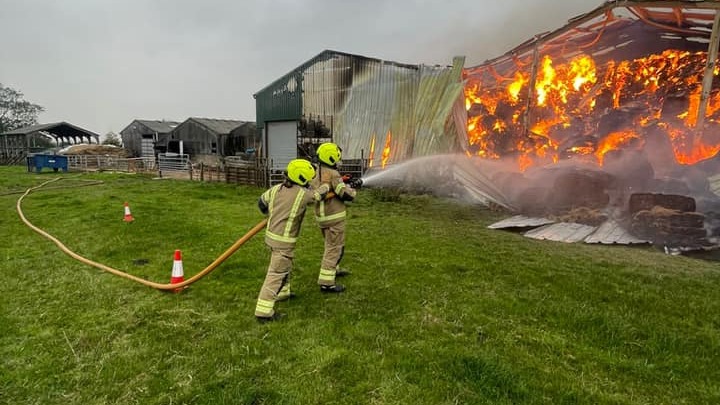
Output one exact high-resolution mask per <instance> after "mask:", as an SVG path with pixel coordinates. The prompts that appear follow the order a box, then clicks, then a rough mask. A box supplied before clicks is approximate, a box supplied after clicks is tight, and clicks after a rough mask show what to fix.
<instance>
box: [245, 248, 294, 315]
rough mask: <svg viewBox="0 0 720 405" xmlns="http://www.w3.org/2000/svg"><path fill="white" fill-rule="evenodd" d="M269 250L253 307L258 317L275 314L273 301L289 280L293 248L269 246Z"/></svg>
mask: <svg viewBox="0 0 720 405" xmlns="http://www.w3.org/2000/svg"><path fill="white" fill-rule="evenodd" d="M270 250H271V254H270V265H268V269H267V274H266V275H265V282H263V285H262V288H261V289H260V294H259V295H258V300H257V306H256V307H255V316H259V317H271V316H273V315H274V314H275V309H274V308H275V301H277V299H278V294H279V293H280V290H282V289H283V287H284V286H285V285H286V284H287V283H288V281H289V278H290V271H291V270H292V264H293V257H294V250H295V249H294V248H270Z"/></svg>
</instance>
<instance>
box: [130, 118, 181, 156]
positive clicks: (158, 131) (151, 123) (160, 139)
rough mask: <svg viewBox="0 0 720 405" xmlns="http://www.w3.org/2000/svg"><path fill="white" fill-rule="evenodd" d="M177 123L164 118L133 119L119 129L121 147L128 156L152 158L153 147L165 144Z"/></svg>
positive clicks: (153, 153) (153, 154)
mask: <svg viewBox="0 0 720 405" xmlns="http://www.w3.org/2000/svg"><path fill="white" fill-rule="evenodd" d="M178 124H179V123H178V122H175V121H165V120H140V119H136V120H133V122H131V123H130V124H129V125H128V126H126V127H125V128H124V129H123V130H122V131H120V136H121V138H122V143H123V147H124V148H125V150H126V151H127V152H128V155H129V156H133V157H151V158H154V157H155V153H156V151H155V147H156V146H161V145H165V144H166V143H167V140H168V139H169V137H170V132H171V131H172V130H173V129H175V127H177V126H178ZM161 150H162V149H161Z"/></svg>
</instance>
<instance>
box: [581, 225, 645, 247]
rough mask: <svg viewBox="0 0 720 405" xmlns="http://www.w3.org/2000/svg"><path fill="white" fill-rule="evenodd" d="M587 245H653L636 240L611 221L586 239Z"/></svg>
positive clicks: (642, 240)
mask: <svg viewBox="0 0 720 405" xmlns="http://www.w3.org/2000/svg"><path fill="white" fill-rule="evenodd" d="M585 243H601V244H604V245H613V244H618V245H633V244H645V243H651V242H650V241H648V240H644V239H640V238H636V237H635V236H633V235H631V234H630V233H629V232H628V231H627V230H625V228H623V227H622V226H621V225H620V224H619V223H617V221H614V220H612V219H609V220H607V221H605V222H603V223H602V225H600V226H599V227H598V228H597V230H595V232H593V233H592V235H589V236H588V237H587V238H585Z"/></svg>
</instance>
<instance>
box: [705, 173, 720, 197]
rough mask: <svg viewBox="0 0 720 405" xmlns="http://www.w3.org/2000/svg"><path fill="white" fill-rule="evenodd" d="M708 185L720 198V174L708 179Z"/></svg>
mask: <svg viewBox="0 0 720 405" xmlns="http://www.w3.org/2000/svg"><path fill="white" fill-rule="evenodd" d="M707 180H708V185H709V188H710V191H712V193H713V194H715V195H717V196H720V174H716V175H714V176H710V177H708V179H707Z"/></svg>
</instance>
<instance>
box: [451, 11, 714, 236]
mask: <svg viewBox="0 0 720 405" xmlns="http://www.w3.org/2000/svg"><path fill="white" fill-rule="evenodd" d="M717 10H720V2H717V1H698V2H692V3H683V2H677V1H653V2H646V1H624V2H615V1H608V2H605V3H604V4H602V5H601V6H600V7H598V8H597V9H595V10H593V11H591V12H589V13H587V14H585V15H582V16H579V17H576V18H574V19H573V20H571V21H570V22H569V23H568V25H567V26H566V27H564V28H563V29H561V30H557V31H554V32H552V33H545V34H541V35H538V36H536V37H534V38H533V39H531V40H530V41H528V42H526V43H524V44H522V45H520V46H518V47H517V48H515V49H513V50H511V51H510V52H508V53H506V54H505V55H503V56H501V57H498V58H496V59H493V60H490V61H487V62H485V63H483V64H481V65H478V66H475V67H470V68H466V69H465V70H464V72H463V79H464V80H465V87H464V89H465V90H464V99H465V109H466V111H467V117H468V119H467V143H468V148H467V150H466V154H467V155H468V156H473V157H481V158H484V159H485V160H488V161H503V162H507V161H511V162H513V166H514V167H515V170H517V173H520V175H518V174H517V173H515V174H512V173H507V172H505V173H503V172H497V173H493V174H492V175H491V177H492V180H493V182H494V184H497V185H498V187H499V188H500V191H501V192H503V193H504V194H505V196H506V197H507V199H506V200H507V201H509V203H510V204H512V205H514V206H516V207H519V210H520V211H523V212H530V213H533V211H534V213H536V214H542V215H546V214H554V215H567V214H568V213H571V212H572V210H576V209H577V208H583V209H586V210H597V211H598V212H601V214H600V215H597V216H596V217H597V218H594V219H592V220H591V221H590V222H592V221H595V222H596V224H595V225H597V224H600V223H602V222H603V221H605V220H607V219H616V220H618V221H621V222H623V224H624V225H625V227H626V228H627V229H629V230H632V231H633V233H634V234H635V235H636V236H637V235H639V236H642V237H645V238H647V239H649V240H652V241H654V242H657V241H660V243H669V244H681V245H682V244H685V245H690V244H694V243H695V242H697V241H699V240H706V237H709V236H717V235H714V234H716V233H718V232H717V230H718V229H719V228H718V227H717V226H715V223H717V222H718V221H720V214H718V212H717V211H718V206H719V205H718V204H717V202H718V198H717V197H718V195H717V194H712V193H710V192H709V186H708V179H709V178H710V176H712V175H714V174H715V172H714V171H716V170H717V169H718V168H719V167H720V166H719V165H717V164H714V162H716V161H717V160H718V159H720V158H718V157H717V155H718V152H720V67H719V61H718V42H720V35H719V32H720V15H718V14H717ZM567 162H573V164H572V165H567V164H565V163H567ZM618 162H621V163H618ZM708 162H710V163H712V164H708ZM553 167H556V169H552V168H553ZM579 167H582V168H583V169H578V168H579ZM588 167H594V168H595V169H588ZM708 168H710V170H709V171H708ZM530 172H533V174H532V176H535V178H533V179H530V178H529V176H528V174H529V173H530ZM538 173H540V174H541V175H539V176H538ZM549 174H551V175H549ZM540 178H541V179H542V180H541V181H538V179H540ZM529 201H531V202H532V203H529ZM700 211H702V212H700ZM586 219H587V218H586ZM573 221H575V219H573ZM580 222H583V220H582V219H581V220H580ZM585 222H587V221H585Z"/></svg>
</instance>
